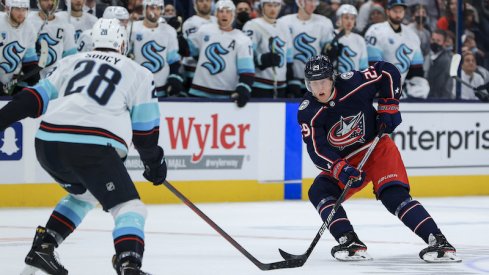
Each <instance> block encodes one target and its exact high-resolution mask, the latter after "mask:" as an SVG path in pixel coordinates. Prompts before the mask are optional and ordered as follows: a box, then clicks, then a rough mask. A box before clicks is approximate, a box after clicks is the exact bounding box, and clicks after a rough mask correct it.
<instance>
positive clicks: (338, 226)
mask: <svg viewBox="0 0 489 275" xmlns="http://www.w3.org/2000/svg"><path fill="white" fill-rule="evenodd" d="M335 203H336V200H326V199H324V200H323V201H321V202H320V203H319V205H318V206H317V210H318V212H319V215H320V216H321V219H323V221H326V220H327V219H328V216H329V214H330V213H331V211H332V210H333V206H334V204H335ZM328 230H329V232H331V235H333V237H334V238H335V239H336V240H339V238H340V237H341V236H342V235H344V234H345V233H346V232H349V231H353V226H352V225H351V223H350V220H348V217H347V216H346V212H345V210H344V209H343V206H340V207H339V208H338V210H337V211H336V213H335V215H334V216H333V219H332V220H331V222H330V223H329V225H328Z"/></svg>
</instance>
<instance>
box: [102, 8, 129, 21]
mask: <svg viewBox="0 0 489 275" xmlns="http://www.w3.org/2000/svg"><path fill="white" fill-rule="evenodd" d="M102 17H103V18H105V19H119V20H129V12H127V10H126V8H124V7H120V6H110V7H107V8H106V9H105V10H104V15H103V16H102Z"/></svg>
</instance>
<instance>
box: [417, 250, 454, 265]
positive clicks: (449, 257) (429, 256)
mask: <svg viewBox="0 0 489 275" xmlns="http://www.w3.org/2000/svg"><path fill="white" fill-rule="evenodd" d="M423 260H424V261H425V262H428V263H460V262H461V261H462V258H460V257H458V256H457V255H456V254H455V252H445V254H444V255H443V257H438V253H437V252H428V253H426V254H425V255H423Z"/></svg>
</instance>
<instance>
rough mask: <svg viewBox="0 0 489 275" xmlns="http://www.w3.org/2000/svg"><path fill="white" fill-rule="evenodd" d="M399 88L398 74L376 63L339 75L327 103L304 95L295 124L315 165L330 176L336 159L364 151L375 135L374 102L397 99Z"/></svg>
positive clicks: (384, 65) (388, 67) (399, 94)
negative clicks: (298, 125)
mask: <svg viewBox="0 0 489 275" xmlns="http://www.w3.org/2000/svg"><path fill="white" fill-rule="evenodd" d="M400 84H401V74H400V73H399V70H398V69H397V68H396V67H395V66H394V65H393V64H391V63H388V62H383V61H379V62H377V63H375V64H374V65H373V66H370V67H369V68H367V69H366V70H363V71H350V72H346V73H343V74H341V75H339V77H337V78H336V81H335V85H334V91H333V98H332V99H331V100H330V101H329V102H328V103H325V104H323V103H320V102H319V101H317V100H316V99H315V97H314V96H313V95H312V94H311V93H306V95H305V97H304V100H303V101H302V103H301V105H300V107H299V112H298V121H299V124H300V126H301V128H302V138H303V140H304V142H305V143H306V144H307V151H308V153H309V156H310V157H311V159H312V161H313V162H314V164H315V165H316V166H317V167H318V168H319V169H321V170H323V171H326V172H330V169H331V167H332V165H333V162H334V161H336V160H337V159H340V158H349V157H351V156H353V155H355V154H356V153H358V152H360V151H362V150H364V149H366V148H367V147H368V146H369V144H370V143H371V142H372V140H373V139H374V138H375V135H376V117H377V110H376V109H375V108H374V106H373V102H374V99H376V98H395V99H399V98H400V96H401V93H402V91H401V85H400Z"/></svg>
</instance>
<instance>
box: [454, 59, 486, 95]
mask: <svg viewBox="0 0 489 275" xmlns="http://www.w3.org/2000/svg"><path fill="white" fill-rule="evenodd" d="M461 60H462V56H461V55H460V54H458V53H456V54H454V55H453V57H452V61H451V62H450V77H451V78H453V79H455V80H456V81H458V82H460V83H462V84H464V85H465V86H467V87H469V88H471V89H472V90H474V93H475V95H476V96H477V97H478V98H479V99H480V100H481V101H484V102H487V101H489V94H488V92H487V91H484V90H478V89H477V88H476V87H474V86H473V85H472V84H470V83H468V82H467V81H465V80H463V79H461V78H460V77H458V75H457V71H458V67H459V66H460V61H461Z"/></svg>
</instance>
